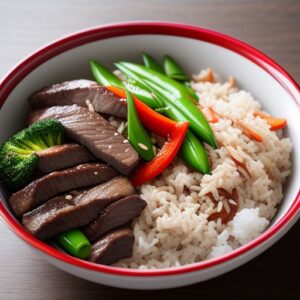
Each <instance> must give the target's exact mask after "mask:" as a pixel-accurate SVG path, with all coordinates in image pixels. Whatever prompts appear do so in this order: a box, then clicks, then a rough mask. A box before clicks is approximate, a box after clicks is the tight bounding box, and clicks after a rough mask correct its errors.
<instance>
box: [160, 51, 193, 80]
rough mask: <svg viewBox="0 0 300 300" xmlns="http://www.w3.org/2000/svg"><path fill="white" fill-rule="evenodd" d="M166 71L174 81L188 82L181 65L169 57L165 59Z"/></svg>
mask: <svg viewBox="0 0 300 300" xmlns="http://www.w3.org/2000/svg"><path fill="white" fill-rule="evenodd" d="M164 70H165V73H166V75H167V76H169V77H170V78H172V79H175V80H181V81H186V80H188V78H187V76H186V75H185V74H184V72H183V70H182V68H181V67H180V66H179V64H178V63H177V62H176V61H175V60H174V59H173V58H172V57H171V56H169V55H166V56H165V57H164Z"/></svg>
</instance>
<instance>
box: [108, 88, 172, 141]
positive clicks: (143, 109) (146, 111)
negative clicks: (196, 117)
mask: <svg viewBox="0 0 300 300" xmlns="http://www.w3.org/2000/svg"><path fill="white" fill-rule="evenodd" d="M106 88H107V89H108V90H109V91H111V92H112V93H113V94H115V95H116V96H118V97H120V98H124V99H126V94H125V90H124V89H121V88H119V87H116V86H111V85H110V86H106ZM132 96H133V100H134V105H135V108H136V110H137V113H138V115H139V118H140V120H141V122H142V123H143V125H145V126H146V127H147V128H148V129H149V130H150V131H152V132H154V133H156V134H157V135H159V136H161V137H164V138H167V137H168V135H169V134H170V132H171V131H172V130H173V129H174V127H175V126H176V124H177V122H175V121H173V120H171V119H169V118H167V117H165V116H163V115H161V114H159V113H157V112H156V111H155V110H153V109H151V108H150V107H149V106H147V105H146V104H144V103H143V102H142V101H141V100H139V99H138V98H137V97H135V96H134V95H132Z"/></svg>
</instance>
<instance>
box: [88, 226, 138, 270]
mask: <svg viewBox="0 0 300 300" xmlns="http://www.w3.org/2000/svg"><path fill="white" fill-rule="evenodd" d="M133 243H134V235H133V232H132V230H131V229H130V228H129V227H127V226H126V227H119V228H116V229H114V230H112V231H110V232H108V233H106V234H105V235H104V236H102V237H101V238H100V239H99V240H97V241H96V242H95V243H94V244H93V245H92V252H91V254H90V256H89V258H88V259H89V260H90V261H92V262H95V263H98V264H103V265H111V264H113V263H116V262H117V261H119V260H121V259H123V258H127V257H130V256H131V255H132V249H133Z"/></svg>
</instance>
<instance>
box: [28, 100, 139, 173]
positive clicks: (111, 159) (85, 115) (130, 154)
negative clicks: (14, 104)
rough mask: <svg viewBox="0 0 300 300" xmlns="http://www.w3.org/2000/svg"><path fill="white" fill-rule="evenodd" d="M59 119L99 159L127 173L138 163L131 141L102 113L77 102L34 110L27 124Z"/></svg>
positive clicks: (73, 137)
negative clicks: (102, 115) (91, 110)
mask: <svg viewBox="0 0 300 300" xmlns="http://www.w3.org/2000/svg"><path fill="white" fill-rule="evenodd" d="M51 118H54V119H57V120H59V121H60V122H61V123H62V125H63V126H64V129H65V132H66V134H67V135H68V136H69V137H70V138H71V139H72V140H74V141H76V142H79V143H80V144H83V145H85V146H86V147H87V148H88V149H89V150H90V151H91V152H92V153H93V154H94V155H95V156H96V157H97V158H99V159H101V160H103V161H105V162H107V163H108V164H110V165H111V166H113V167H114V168H116V169H117V170H118V171H119V172H120V173H121V174H123V175H128V174H129V173H130V172H131V171H132V170H133V168H134V167H135V166H136V165H137V163H138V160H139V156H138V153H137V152H136V151H135V150H134V148H133V147H132V146H131V145H130V143H129V141H128V140H127V139H125V138H124V137H123V136H122V135H121V134H119V133H118V132H117V130H116V129H115V128H114V127H113V126H112V125H111V124H110V123H109V122H108V121H107V120H105V119H104V118H103V117H101V116H100V115H99V114H97V113H94V112H90V111H89V110H88V109H86V108H82V107H79V106H78V105H70V106H53V107H51V108H46V109H42V110H37V111H32V112H31V113H30V114H29V116H28V123H34V122H37V121H40V120H45V119H51Z"/></svg>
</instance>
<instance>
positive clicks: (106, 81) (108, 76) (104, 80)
mask: <svg viewBox="0 0 300 300" xmlns="http://www.w3.org/2000/svg"><path fill="white" fill-rule="evenodd" d="M89 62H90V67H91V70H92V73H93V76H94V78H95V79H96V81H97V82H98V83H99V84H101V85H104V86H107V85H113V86H117V87H120V88H122V87H123V83H122V81H121V80H120V79H119V78H118V77H117V76H116V75H114V74H113V73H112V72H111V71H109V70H108V69H107V68H105V67H104V66H102V65H100V64H99V63H97V62H96V61H95V60H90V61H89Z"/></svg>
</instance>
